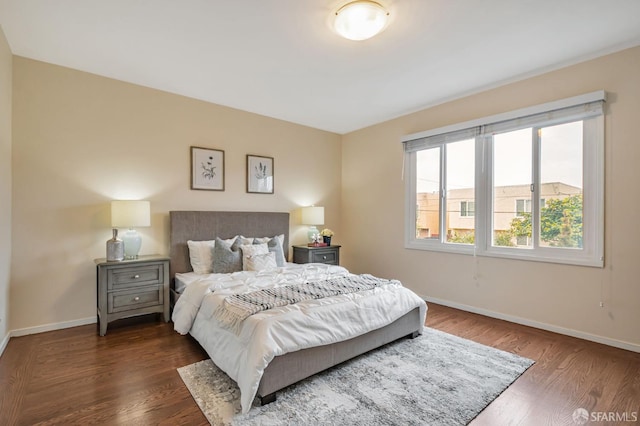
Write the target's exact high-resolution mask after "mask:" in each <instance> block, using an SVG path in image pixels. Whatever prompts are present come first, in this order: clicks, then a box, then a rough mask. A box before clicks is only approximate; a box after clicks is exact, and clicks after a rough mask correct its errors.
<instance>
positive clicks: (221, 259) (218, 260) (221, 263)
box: [213, 237, 251, 274]
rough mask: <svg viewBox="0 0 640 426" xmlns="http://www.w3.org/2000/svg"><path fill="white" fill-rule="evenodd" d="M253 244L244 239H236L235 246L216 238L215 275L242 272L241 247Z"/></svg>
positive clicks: (214, 248) (214, 250)
mask: <svg viewBox="0 0 640 426" xmlns="http://www.w3.org/2000/svg"><path fill="white" fill-rule="evenodd" d="M243 244H251V240H247V239H245V238H242V237H238V238H236V240H235V241H234V242H233V244H229V243H228V242H226V241H225V240H221V239H220V238H217V237H216V243H215V245H214V246H213V273H214V274H229V273H231V272H239V271H242V251H241V250H240V246H241V245H243Z"/></svg>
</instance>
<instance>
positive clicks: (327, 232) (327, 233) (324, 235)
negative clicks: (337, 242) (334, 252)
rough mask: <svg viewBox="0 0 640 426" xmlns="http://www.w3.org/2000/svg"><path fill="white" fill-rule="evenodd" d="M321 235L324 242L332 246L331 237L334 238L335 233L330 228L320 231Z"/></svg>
mask: <svg viewBox="0 0 640 426" xmlns="http://www.w3.org/2000/svg"><path fill="white" fill-rule="evenodd" d="M320 235H322V241H323V242H324V243H325V244H326V245H328V246H330V245H331V237H333V231H332V230H331V229H329V228H324V229H323V230H322V231H320Z"/></svg>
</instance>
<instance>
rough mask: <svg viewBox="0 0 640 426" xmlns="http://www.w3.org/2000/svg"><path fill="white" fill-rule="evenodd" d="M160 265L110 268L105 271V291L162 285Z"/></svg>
mask: <svg viewBox="0 0 640 426" xmlns="http://www.w3.org/2000/svg"><path fill="white" fill-rule="evenodd" d="M163 275H164V268H163V264H162V263H150V264H147V265H144V266H133V267H125V268H111V269H109V270H108V271H107V289H108V290H109V291H112V290H120V289H126V288H132V287H140V286H143V285H152V284H162V283H163V282H164V276H163Z"/></svg>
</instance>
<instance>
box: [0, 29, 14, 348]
mask: <svg viewBox="0 0 640 426" xmlns="http://www.w3.org/2000/svg"><path fill="white" fill-rule="evenodd" d="M11 68H12V56H11V50H10V49H9V45H8V44H7V40H6V39H5V36H4V33H3V32H2V29H0V206H2V207H0V353H2V349H3V344H4V343H3V342H5V339H7V337H8V333H9V330H10V328H9V324H8V320H9V305H8V301H9V270H10V265H11V74H12V69H11Z"/></svg>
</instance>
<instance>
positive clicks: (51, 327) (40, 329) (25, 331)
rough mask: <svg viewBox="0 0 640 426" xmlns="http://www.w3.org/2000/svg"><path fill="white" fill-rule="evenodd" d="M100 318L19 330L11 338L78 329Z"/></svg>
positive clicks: (13, 331)
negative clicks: (65, 329)
mask: <svg viewBox="0 0 640 426" xmlns="http://www.w3.org/2000/svg"><path fill="white" fill-rule="evenodd" d="M96 322H98V317H89V318H81V319H77V320H73V321H65V322H56V323H51V324H44V325H38V326H35V327H27V328H19V329H17V330H12V331H11V333H10V335H11V337H18V336H26V335H29V334H37V333H44V332H46V331H54V330H62V329H64V328H71V327H78V326H79V325H87V324H95V323H96Z"/></svg>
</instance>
